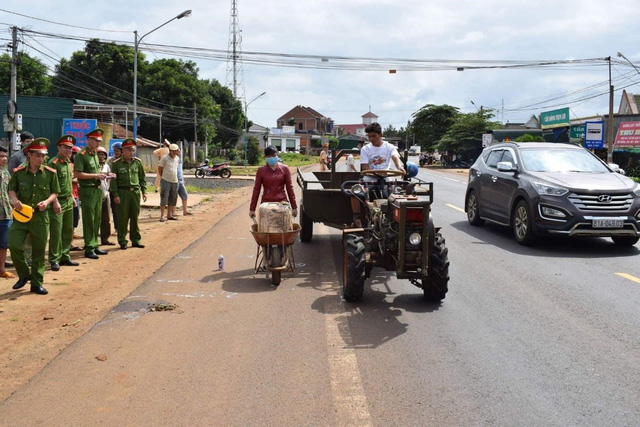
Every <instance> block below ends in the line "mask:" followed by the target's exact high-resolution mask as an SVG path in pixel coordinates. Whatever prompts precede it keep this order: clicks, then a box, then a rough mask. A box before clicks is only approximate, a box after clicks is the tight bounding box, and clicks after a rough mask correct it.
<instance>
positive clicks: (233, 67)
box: [226, 0, 246, 105]
mask: <svg viewBox="0 0 640 427" xmlns="http://www.w3.org/2000/svg"><path fill="white" fill-rule="evenodd" d="M241 33H242V30H241V29H240V26H239V24H238V0H231V22H230V23H229V47H228V48H227V82H226V84H227V86H228V87H229V89H231V91H232V92H233V96H234V98H236V99H237V100H238V101H240V102H242V104H243V105H244V103H245V102H246V99H245V93H244V71H243V69H242V34H241Z"/></svg>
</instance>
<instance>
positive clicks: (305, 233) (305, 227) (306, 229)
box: [300, 205, 313, 243]
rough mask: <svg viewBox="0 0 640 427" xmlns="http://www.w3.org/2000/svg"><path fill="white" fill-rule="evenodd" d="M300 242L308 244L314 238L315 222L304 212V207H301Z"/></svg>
mask: <svg viewBox="0 0 640 427" xmlns="http://www.w3.org/2000/svg"><path fill="white" fill-rule="evenodd" d="M300 229H301V230H300V241H301V242H303V243H308V242H310V241H311V238H312V237H313V221H312V220H311V218H309V217H308V216H307V214H306V213H305V212H304V205H303V206H301V207H300Z"/></svg>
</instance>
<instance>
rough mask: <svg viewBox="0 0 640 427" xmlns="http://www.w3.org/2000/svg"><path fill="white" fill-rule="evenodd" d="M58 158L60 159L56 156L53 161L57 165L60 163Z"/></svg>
mask: <svg viewBox="0 0 640 427" xmlns="http://www.w3.org/2000/svg"><path fill="white" fill-rule="evenodd" d="M58 160H59V159H58V158H57V157H56V158H55V159H53V161H52V162H51V163H53V164H54V165H57V164H58Z"/></svg>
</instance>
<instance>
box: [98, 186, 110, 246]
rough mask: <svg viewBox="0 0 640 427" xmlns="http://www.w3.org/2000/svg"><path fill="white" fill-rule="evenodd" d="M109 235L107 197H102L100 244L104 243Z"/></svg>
mask: <svg viewBox="0 0 640 427" xmlns="http://www.w3.org/2000/svg"><path fill="white" fill-rule="evenodd" d="M109 236H111V225H110V224H109V198H108V197H105V198H104V199H102V220H101V221H100V244H101V245H105V244H107V242H108V241H109Z"/></svg>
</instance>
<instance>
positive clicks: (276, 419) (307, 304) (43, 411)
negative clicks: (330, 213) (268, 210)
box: [0, 170, 640, 426]
mask: <svg viewBox="0 0 640 427" xmlns="http://www.w3.org/2000/svg"><path fill="white" fill-rule="evenodd" d="M421 176H422V177H424V178H427V179H428V180H432V181H433V182H434V183H435V201H434V205H433V214H434V217H435V222H436V226H441V227H442V233H443V235H444V236H445V238H446V239H447V246H448V248H449V258H450V261H451V269H450V274H451V281H450V284H449V285H450V291H449V294H448V296H447V298H446V299H445V300H444V301H443V302H442V304H432V303H426V302H424V301H423V298H422V292H421V290H420V289H418V288H416V287H414V286H413V285H411V284H410V283H408V282H405V281H398V280H396V279H395V278H394V276H393V274H392V273H388V272H383V271H376V270H374V274H373V275H372V278H371V280H370V281H369V282H368V284H369V285H370V286H368V287H367V289H366V291H365V295H364V301H363V302H362V303H360V304H356V305H354V304H347V303H345V302H343V301H341V299H340V297H339V288H340V283H339V278H340V273H339V272H340V271H341V268H342V261H341V253H340V251H341V249H340V247H341V239H340V234H339V233H338V232H337V231H336V230H333V229H329V228H327V227H324V226H322V225H318V224H316V226H315V230H314V231H315V235H314V239H313V241H312V242H311V243H309V244H302V243H296V246H295V250H296V262H297V272H296V273H295V274H291V273H285V274H284V275H283V277H284V279H283V282H282V284H281V285H280V286H279V287H278V288H275V287H273V286H270V282H269V280H268V278H267V276H266V275H264V274H257V275H254V274H253V265H254V262H255V251H256V247H255V243H254V241H253V239H252V238H251V236H250V234H249V232H248V228H249V224H250V220H249V218H248V216H247V211H248V207H247V206H246V205H245V206H243V207H242V208H240V209H238V210H237V211H235V212H233V213H232V214H231V215H229V216H227V217H226V218H225V219H224V220H222V221H221V222H219V223H218V224H217V225H216V226H215V227H213V228H212V229H211V230H210V231H209V232H208V233H207V234H206V235H205V236H204V237H203V238H201V239H199V240H198V241H196V242H194V243H193V244H192V245H191V246H189V247H188V248H187V250H185V251H184V252H182V253H181V254H180V255H179V256H177V257H175V258H174V259H173V260H172V261H171V262H169V263H167V264H166V265H165V266H164V267H163V268H161V269H160V270H158V271H157V272H156V273H155V275H154V276H152V277H151V278H150V279H149V280H148V281H147V282H146V283H144V284H143V285H142V286H141V287H140V288H138V289H137V290H136V291H135V292H134V293H133V294H132V295H130V296H129V297H127V298H126V299H124V300H123V301H122V303H121V304H120V305H119V306H118V307H116V308H115V309H114V311H113V312H112V313H111V314H110V315H109V316H107V317H106V318H105V319H104V320H103V321H101V322H100V323H98V324H97V325H96V326H95V327H94V328H93V329H92V330H91V331H90V332H89V333H87V334H86V335H85V336H83V337H82V338H81V339H79V340H78V341H76V342H75V343H74V344H73V345H72V346H70V347H69V348H68V349H66V350H65V351H64V352H62V353H61V354H60V356H59V357H57V358H56V359H55V360H54V361H53V362H52V363H50V364H49V365H48V366H47V367H46V368H45V369H44V370H43V371H42V372H41V373H40V374H39V375H37V376H36V377H35V378H34V379H33V380H32V381H31V382H30V383H29V384H28V385H27V386H25V387H24V388H23V389H21V390H19V391H18V392H16V393H15V394H14V395H12V396H11V397H10V398H9V399H7V400H6V401H5V402H4V403H2V404H1V405H0V425H7V426H9V425H11V426H13V425H38V424H46V425H96V424H104V425H136V424H140V425H142V424H145V425H161V424H162V425H243V426H244V425H288V426H297V425H318V426H327V425H357V426H366V425H375V426H413V425H415V426H424V425H446V426H462V425H464V426H466V425H508V426H520V425H522V426H531V425H540V426H554V425H557V426H573V425H581V426H582V425H593V426H601V425H629V426H632V425H640V386H639V384H640V316H639V315H638V307H640V279H638V278H639V277H640V262H638V254H639V253H640V250H639V249H638V248H637V247H636V248H633V249H626V250H623V249H618V248H616V247H614V246H613V244H612V243H611V242H610V241H607V240H605V239H585V240H562V239H554V240H550V241H546V242H543V243H541V244H539V245H538V246H536V247H533V248H524V247H521V246H519V245H518V244H517V243H516V242H515V240H514V239H513V237H512V235H511V233H510V230H508V229H507V228H502V227H498V226H492V225H486V226H484V227H481V228H476V227H471V226H469V225H468V223H467V222H466V216H465V214H464V213H463V212H461V209H462V208H463V206H464V204H463V203H464V189H465V184H466V183H465V178H466V177H465V176H457V175H455V174H451V173H447V172H440V171H425V170H423V172H421ZM168 244H170V242H168ZM219 254H223V255H224V256H225V260H226V269H225V271H223V272H219V271H216V270H217V258H218V255H219ZM620 274H622V275H620ZM634 280H635V281H634ZM163 302H166V303H173V304H177V305H178V307H177V310H174V311H167V312H149V307H150V306H151V305H152V304H157V303H163ZM96 356H100V358H101V359H105V358H106V360H103V361H100V360H97V359H96Z"/></svg>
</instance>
